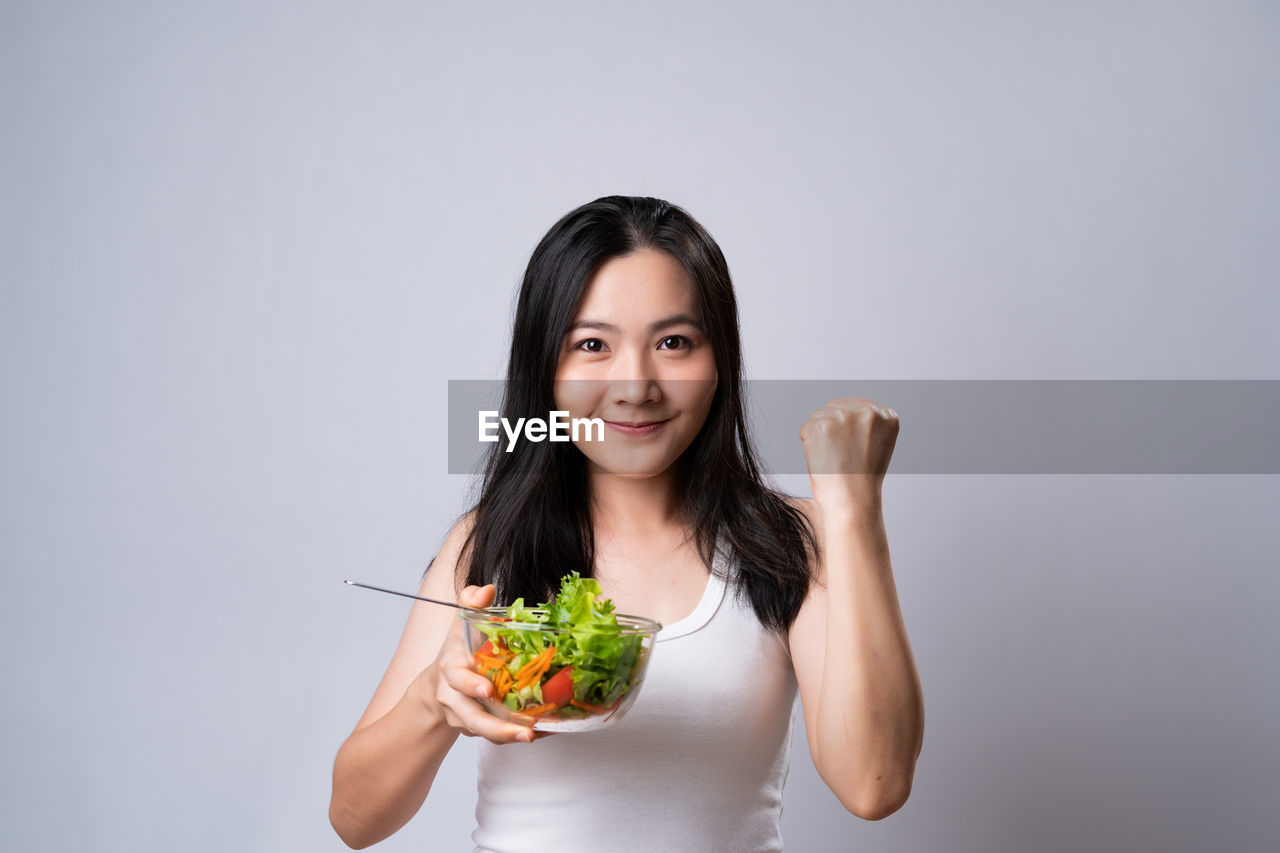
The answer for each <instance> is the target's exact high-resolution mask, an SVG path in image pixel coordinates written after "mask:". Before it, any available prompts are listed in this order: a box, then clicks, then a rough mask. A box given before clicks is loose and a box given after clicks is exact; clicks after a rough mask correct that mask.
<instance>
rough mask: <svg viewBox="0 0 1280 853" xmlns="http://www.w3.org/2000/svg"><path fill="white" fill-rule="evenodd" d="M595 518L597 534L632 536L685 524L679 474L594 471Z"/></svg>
mask: <svg viewBox="0 0 1280 853" xmlns="http://www.w3.org/2000/svg"><path fill="white" fill-rule="evenodd" d="M590 486H591V497H592V502H591V503H592V506H591V521H592V526H593V527H594V528H595V530H596V532H597V535H601V534H603V535H604V536H607V537H609V538H620V539H624V540H625V539H632V538H639V537H647V536H652V535H655V534H669V533H670V531H671V529H672V528H673V527H682V526H684V519H683V518H682V513H681V510H680V501H679V498H678V496H677V494H676V478H675V475H674V474H673V473H672V472H670V471H668V472H666V473H663V474H660V475H658V476H656V477H619V476H618V475H616V474H594V473H593V474H591V475H590Z"/></svg>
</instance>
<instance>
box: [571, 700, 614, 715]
mask: <svg viewBox="0 0 1280 853" xmlns="http://www.w3.org/2000/svg"><path fill="white" fill-rule="evenodd" d="M569 704H570V705H572V706H573V707H575V708H581V709H582V710H584V711H594V712H596V713H599V712H600V711H608V710H609V709H610V708H612V707H613V706H612V705H588V704H587V703H586V702H579V701H578V700H577V699H570V700H569Z"/></svg>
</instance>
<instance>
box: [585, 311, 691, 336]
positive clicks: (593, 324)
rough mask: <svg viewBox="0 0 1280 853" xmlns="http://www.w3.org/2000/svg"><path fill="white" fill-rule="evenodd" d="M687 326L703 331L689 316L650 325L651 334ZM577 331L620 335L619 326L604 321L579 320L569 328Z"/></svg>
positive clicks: (682, 315) (664, 319)
mask: <svg viewBox="0 0 1280 853" xmlns="http://www.w3.org/2000/svg"><path fill="white" fill-rule="evenodd" d="M686 324H687V325H690V326H693V327H695V328H697V329H698V330H699V331H702V324H701V323H699V322H698V321H697V320H695V319H693V317H690V316H689V315H688V314H673V315H672V316H670V317H665V318H663V319H661V320H657V321H655V322H653V323H650V324H649V334H654V333H655V332H660V331H662V330H663V329H666V328H668V327H670V326H683V325H686ZM575 329H599V330H600V331H602V332H612V333H613V334H617V333H618V327H617V326H615V325H613V324H612V323H606V322H604V321H603V320H579V321H578V322H576V323H574V324H573V325H572V326H570V327H569V331H570V332H572V331H574V330H575Z"/></svg>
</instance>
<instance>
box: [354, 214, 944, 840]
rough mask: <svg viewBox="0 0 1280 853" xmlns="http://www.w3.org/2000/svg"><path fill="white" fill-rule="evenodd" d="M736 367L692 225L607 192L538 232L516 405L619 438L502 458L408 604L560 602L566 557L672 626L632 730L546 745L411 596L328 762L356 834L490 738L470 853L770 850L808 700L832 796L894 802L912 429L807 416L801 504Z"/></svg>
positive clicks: (814, 743) (525, 288)
mask: <svg viewBox="0 0 1280 853" xmlns="http://www.w3.org/2000/svg"><path fill="white" fill-rule="evenodd" d="M741 364H742V357H741V351H740V347H739V338H738V318H737V305H736V301H735V298H734V293H733V288H732V284H731V282H730V278H729V272H728V268H727V265H726V264H725V260H724V257H723V255H722V254H721V252H720V249H719V247H718V246H717V245H716V243H715V241H714V240H713V239H712V238H711V236H710V235H709V234H708V233H707V232H706V231H705V230H704V229H703V228H702V227H701V226H700V225H699V224H698V223H697V222H695V221H694V220H693V219H692V218H691V217H690V216H689V215H688V214H687V213H686V212H685V211H683V210H682V209H680V208H678V207H675V206H674V205H671V204H669V203H667V202H663V201H661V200H658V199H651V198H632V197H620V196H611V197H607V198H601V199H598V200H596V201H594V202H591V203H590V204H586V205H583V206H582V207H580V208H578V209H577V210H574V211H572V212H570V213H569V214H567V215H565V216H564V217H563V218H562V219H561V220H560V221H559V222H558V223H556V225H555V226H553V227H552V229H551V230H550V231H549V232H548V233H547V235H546V236H545V237H544V238H543V240H542V241H541V243H540V244H539V245H538V247H537V248H536V249H535V251H534V253H533V256H532V257H531V259H530V261H529V265H528V269H527V270H526V273H525V277H524V282H523V284H522V286H521V290H520V296H519V302H518V307H517V312H516V319H515V324H514V329H513V336H512V343H511V355H510V362H509V366H508V373H507V380H508V381H507V387H506V397H505V399H504V403H503V412H502V416H503V417H504V418H507V419H508V420H509V421H510V422H513V423H514V422H515V420H516V418H519V417H526V418H530V417H540V418H542V419H544V420H545V419H547V418H548V416H549V413H550V411H552V410H553V409H554V410H560V411H568V412H569V413H570V417H587V418H590V417H599V418H601V419H603V420H604V421H605V422H606V424H607V430H606V431H607V434H606V436H605V440H604V441H602V442H601V441H595V442H592V441H585V440H583V441H575V442H573V443H571V444H570V443H551V442H540V443H533V442H517V444H516V445H515V447H514V449H513V450H512V451H511V452H506V445H505V444H498V445H494V449H493V451H492V453H491V455H490V456H489V458H488V462H487V465H486V469H485V473H484V477H483V485H482V487H481V492H480V496H479V500H478V501H477V503H476V505H475V507H474V508H473V509H472V510H471V511H470V512H468V513H467V514H466V516H464V517H463V518H462V519H461V520H460V521H459V522H458V523H457V524H455V525H454V526H453V528H452V530H451V531H450V532H449V534H448V536H447V538H446V540H445V542H444V545H443V546H442V548H441V551H440V553H439V554H438V555H437V556H436V558H435V560H433V562H432V565H431V566H430V567H429V570H428V571H427V573H426V576H425V579H424V581H423V583H422V586H421V592H422V594H423V595H427V596H432V597H436V598H448V599H450V600H457V601H460V602H461V603H463V604H467V605H470V606H472V607H484V606H487V605H489V604H491V603H495V602H497V603H501V604H506V603H509V602H510V601H512V600H513V599H514V598H516V597H517V596H523V597H524V598H525V600H526V601H545V600H548V599H549V598H550V597H551V595H552V594H554V592H555V590H556V589H557V588H558V582H559V579H560V577H561V576H562V575H563V574H565V573H566V572H568V571H570V570H573V569H576V570H578V571H579V572H580V573H581V574H582V575H583V576H592V577H595V578H596V579H597V580H598V581H599V583H600V585H601V587H602V589H603V590H604V595H605V596H607V597H608V598H611V599H612V600H613V602H614V603H615V605H616V608H617V611H618V612H622V613H634V614H638V615H643V616H647V617H650V618H652V619H654V620H656V621H658V622H660V623H662V624H663V625H664V626H665V627H664V628H663V630H662V631H661V632H660V633H659V634H658V637H657V640H656V642H655V645H654V653H653V660H652V663H651V665H650V668H649V672H648V675H647V677H646V680H645V686H644V688H643V690H642V692H641V694H640V696H639V698H638V699H637V700H636V703H635V705H634V706H633V707H632V708H631V710H630V712H629V713H628V715H627V716H626V717H625V718H623V719H622V720H620V721H619V722H617V723H615V724H614V725H613V726H611V727H609V728H606V729H604V730H601V731H598V732H592V733H575V734H569V735H566V736H557V737H549V736H547V735H546V734H544V733H541V732H537V733H535V732H534V731H532V729H529V728H526V727H523V726H520V725H516V724H513V723H509V722H505V721H503V720H500V719H498V718H496V717H494V716H491V715H490V714H488V713H487V712H486V711H485V710H484V708H483V707H482V706H481V704H480V703H479V702H478V701H477V700H476V698H475V697H477V696H487V695H489V691H491V690H492V685H491V684H490V683H489V681H488V680H487V679H486V678H484V677H483V676H481V675H478V674H477V673H475V672H474V671H472V670H471V669H470V668H469V666H468V664H469V657H468V655H467V652H466V648H465V645H464V641H463V637H462V633H461V624H460V623H459V621H458V620H457V619H456V617H455V616H454V614H453V612H452V611H449V610H447V609H446V608H442V607H438V606H433V605H429V604H415V605H414V606H413V611H412V613H411V614H410V616H409V620H408V624H407V625H406V627H405V630H404V634H403V636H402V638H401V641H400V644H399V647H398V648H397V649H396V652H395V655H394V656H393V658H392V660H391V664H390V666H389V667H388V669H387V672H386V675H385V676H384V678H383V680H382V682H381V683H380V684H379V686H378V688H377V690H376V692H375V693H374V696H373V699H372V700H371V701H370V703H369V706H368V708H367V709H366V711H365V713H364V715H363V716H362V717H361V719H360V721H359V722H358V723H357V725H356V728H355V730H354V732H353V733H352V734H351V736H350V737H349V738H348V739H347V741H346V742H345V743H344V744H343V746H342V748H341V749H340V750H339V752H338V756H337V759H336V760H335V763H334V778H333V796H332V800H331V803H330V820H331V821H332V823H333V826H334V828H335V829H336V830H337V831H338V834H339V835H340V836H341V837H342V839H343V840H344V841H345V842H346V843H347V844H348V845H350V846H352V847H364V846H367V845H369V844H372V843H374V842H376V841H379V840H381V839H383V838H386V837H387V836H389V835H390V834H392V833H393V832H395V831H396V830H397V829H399V828H400V827H401V826H402V825H404V823H405V822H407V821H408V820H409V818H411V817H412V816H413V815H414V813H416V812H417V810H418V809H419V807H420V806H421V805H422V803H423V801H424V799H425V798H426V796H427V793H428V791H429V789H430V787H431V783H432V780H433V779H434V777H435V774H436V771H437V769H438V768H439V766H440V763H441V761H442V760H443V759H444V756H445V754H446V753H447V752H448V750H449V748H450V747H451V746H452V744H453V743H454V741H455V740H456V738H457V736H458V735H459V734H465V735H469V736H477V737H480V738H482V739H483V740H481V741H480V743H479V789H480V801H479V804H478V806H477V809H476V815H477V823H478V826H477V829H476V831H475V833H474V834H473V839H474V841H475V842H476V844H477V847H476V850H477V851H500V853H516V851H523V850H546V849H553V848H554V849H559V850H566V851H572V850H592V851H607V850H612V849H615V848H616V849H619V850H621V849H624V848H625V849H628V850H649V851H660V850H680V851H701V850H706V851H713V850H714V851H724V850H734V851H740V850H741V851H746V850H779V849H781V840H780V838H779V835H778V825H777V824H778V817H779V814H780V811H781V797H782V786H783V782H784V781H785V777H786V772H787V766H788V761H789V752H788V750H789V745H790V739H791V722H792V717H791V711H792V708H793V705H794V698H795V696H796V693H797V692H798V693H799V696H800V700H801V706H802V710H803V713H804V720H805V726H806V730H807V732H808V742H809V750H810V752H811V754H812V756H813V760H814V763H815V765H816V766H817V769H818V771H819V773H820V774H821V775H822V778H823V779H824V780H825V781H826V783H827V784H828V785H829V786H830V788H831V790H832V791H833V792H834V793H835V795H836V796H837V797H838V798H839V799H840V802H841V803H843V804H844V806H845V807H846V808H847V809H848V810H849V811H850V812H852V813H854V814H856V815H858V816H860V817H863V818H866V819H869V820H877V819H879V818H882V817H884V816H886V815H888V814H891V813H892V812H894V811H895V810H897V809H898V808H899V807H901V805H902V804H903V802H905V800H906V798H907V796H908V793H909V791H910V789H911V780H912V776H913V773H914V767H915V761H916V758H917V756H918V755H919V752H920V748H921V744H922V738H923V722H924V711H923V703H922V699H921V691H920V685H919V679H918V677H917V674H916V670H915V664H914V661H913V660H912V655H911V650H910V645H909V642H908V639H907V634H906V630H905V627H904V625H903V620H902V616H901V613H900V611H899V607H898V602H897V595H896V591H895V588H894V582H893V575H892V571H891V569H890V564H889V553H888V544H887V540H886V536H885V531H884V524H883V520H882V515H881V506H880V490H881V483H882V481H883V477H884V474H885V472H886V470H887V468H888V465H889V458H890V456H891V454H892V452H893V446H894V443H895V440H896V437H897V432H898V422H897V416H896V414H895V413H894V412H893V411H892V410H890V409H886V408H885V407H883V406H879V405H877V404H875V403H874V402H872V401H870V400H865V399H862V398H858V397H850V398H845V399H839V400H832V401H831V402H830V403H828V405H827V406H825V407H823V408H822V409H820V410H818V411H817V412H816V413H814V415H813V416H812V417H810V418H809V420H808V421H807V422H806V423H805V424H804V425H803V426H802V427H801V430H800V438H801V440H802V442H803V446H804V451H805V457H806V461H807V463H808V467H809V471H810V480H811V484H812V486H813V494H814V498H813V500H800V499H794V498H789V497H786V496H784V495H781V494H779V493H778V492H776V491H774V490H772V489H770V488H768V487H766V486H765V485H764V484H763V483H762V481H761V476H760V472H759V469H758V465H757V462H756V459H755V456H754V452H753V450H752V447H751V443H750V440H749V436H748V433H747V428H746V422H745V419H744V415H743V400H742V394H741V369H742V368H741ZM535 741H536V742H535Z"/></svg>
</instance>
